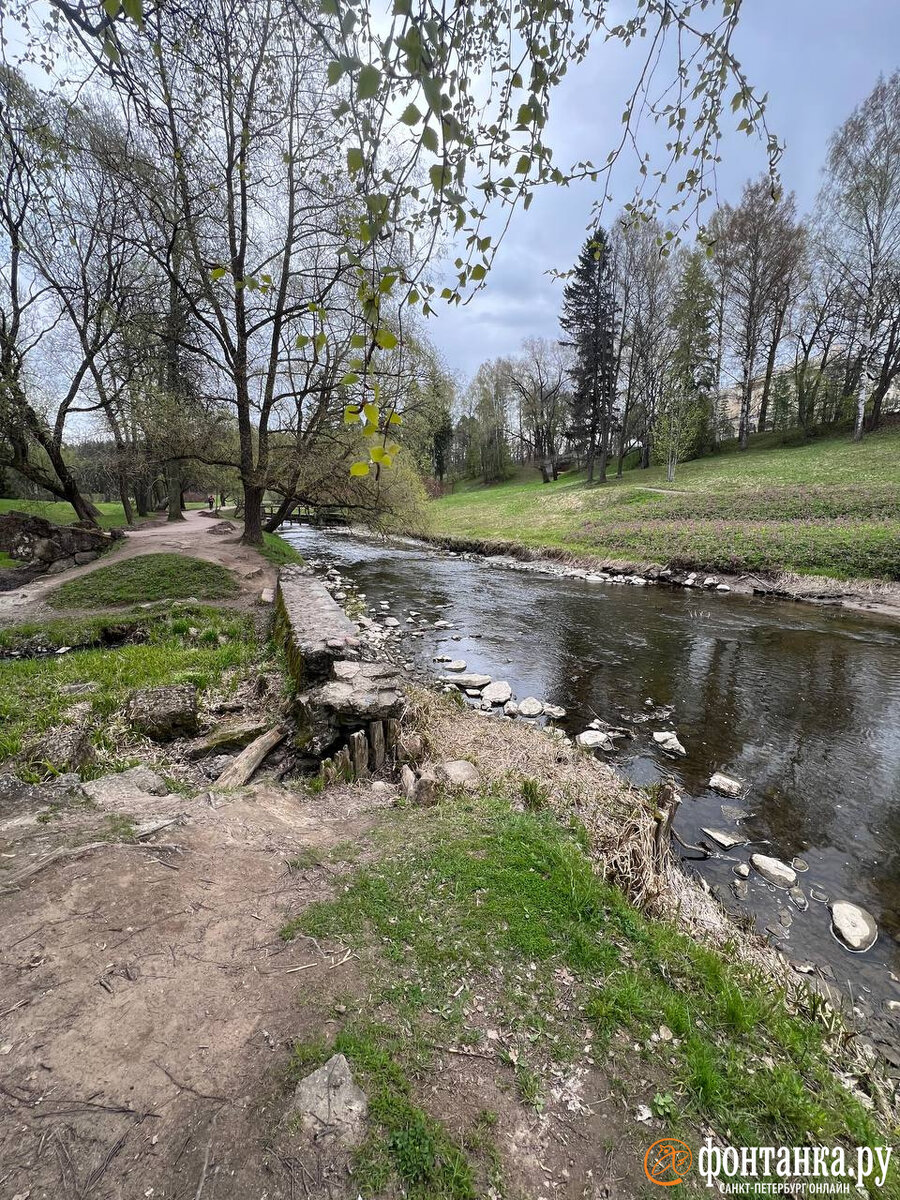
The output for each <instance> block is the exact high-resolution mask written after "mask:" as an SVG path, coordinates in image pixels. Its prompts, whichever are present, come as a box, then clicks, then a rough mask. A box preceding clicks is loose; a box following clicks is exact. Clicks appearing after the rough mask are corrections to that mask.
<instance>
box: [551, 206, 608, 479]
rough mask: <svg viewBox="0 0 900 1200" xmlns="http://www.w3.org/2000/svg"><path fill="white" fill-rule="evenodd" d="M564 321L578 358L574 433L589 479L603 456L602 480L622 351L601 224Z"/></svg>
mask: <svg viewBox="0 0 900 1200" xmlns="http://www.w3.org/2000/svg"><path fill="white" fill-rule="evenodd" d="M560 324H561V325H562V327H563V329H564V331H565V332H566V334H567V335H568V340H567V341H566V342H565V343H564V344H565V345H568V346H570V347H571V349H572V352H573V359H574V366H573V367H572V369H571V372H570V374H571V377H572V385H573V388H572V390H573V396H572V420H571V424H570V427H569V437H570V438H571V439H572V441H574V442H575V443H576V444H577V445H580V446H581V447H583V448H584V452H585V454H586V458H587V476H588V482H589V483H591V482H593V479H594V467H595V462H596V460H597V459H598V457H599V467H598V472H597V473H598V475H599V479H600V482H601V483H602V482H604V481H605V479H606V464H607V460H608V458H609V447H610V441H611V435H612V423H613V412H614V406H615V398H616V376H617V374H618V356H617V354H616V289H615V268H614V264H613V256H612V251H611V247H610V242H609V237H608V236H607V234H606V233H605V231H604V230H603V229H601V228H599V227H598V228H597V229H596V230H595V231H594V232H593V233H592V234H591V235H590V237H589V238H588V239H587V241H586V242H585V244H584V246H583V248H582V250H581V253H580V255H579V256H578V262H577V264H576V266H575V270H574V272H573V274H572V277H571V279H570V280H569V282H568V283H567V284H566V287H565V291H564V293H563V310H562V316H561V317H560Z"/></svg>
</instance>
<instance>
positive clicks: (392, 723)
mask: <svg viewBox="0 0 900 1200" xmlns="http://www.w3.org/2000/svg"><path fill="white" fill-rule="evenodd" d="M399 741H400V722H399V721H398V720H397V718H396V717H388V719H387V720H386V721H385V723H384V749H385V753H386V754H387V755H388V756H389V757H393V758H396V753H395V751H396V746H397V743H398V742H399Z"/></svg>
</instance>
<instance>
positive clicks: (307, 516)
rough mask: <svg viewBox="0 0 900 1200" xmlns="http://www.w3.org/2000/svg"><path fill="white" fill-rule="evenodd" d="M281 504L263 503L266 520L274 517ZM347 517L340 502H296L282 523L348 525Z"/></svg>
mask: <svg viewBox="0 0 900 1200" xmlns="http://www.w3.org/2000/svg"><path fill="white" fill-rule="evenodd" d="M279 508H280V505H278V504H263V506H262V515H263V519H264V520H268V519H269V518H271V517H274V516H275V514H276V513H277V512H278V509H279ZM348 523H349V522H348V521H347V517H346V515H345V513H344V510H343V509H342V508H341V506H340V505H339V504H295V505H294V506H293V507H292V508H291V509H290V511H289V512H288V514H287V516H286V517H285V518H284V520H283V522H282V524H284V525H319V526H322V525H347V524H348Z"/></svg>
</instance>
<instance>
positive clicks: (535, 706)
mask: <svg viewBox="0 0 900 1200" xmlns="http://www.w3.org/2000/svg"><path fill="white" fill-rule="evenodd" d="M543 711H544V706H543V704H542V703H541V702H540V700H536V699H535V697H534V696H526V697H525V699H524V700H520V701H519V714H520V715H521V716H523V717H539V716H540V715H541V713H542V712H543Z"/></svg>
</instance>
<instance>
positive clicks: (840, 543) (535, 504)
mask: <svg viewBox="0 0 900 1200" xmlns="http://www.w3.org/2000/svg"><path fill="white" fill-rule="evenodd" d="M534 476H535V478H534V479H533V480H527V481H522V480H517V481H515V482H511V483H507V484H501V485H497V486H494V487H490V488H469V489H467V490H462V491H459V492H457V493H456V494H454V495H452V496H448V497H445V498H444V499H442V500H438V501H435V502H433V503H432V504H430V505H429V509H428V513H429V517H430V529H431V531H432V532H433V533H437V534H442V535H449V536H455V537H463V538H473V539H492V538H493V539H502V540H508V541H516V542H519V543H522V544H524V545H528V546H532V547H541V546H554V547H559V548H563V549H567V550H570V551H572V552H573V553H576V554H577V553H589V554H595V555H600V556H602V557H605V558H610V559H629V560H638V561H651V562H658V563H669V564H670V565H672V566H680V567H698V568H700V567H704V568H709V569H712V570H719V571H735V572H739V571H762V572H773V571H778V570H782V569H788V570H795V571H799V572H804V573H807V574H825V575H832V576H835V577H838V578H848V577H852V576H868V577H873V578H888V579H898V578H900V430H898V429H892V430H885V431H883V432H881V433H879V434H875V435H872V436H870V437H868V438H866V440H865V441H863V442H862V444H860V445H854V444H853V443H851V442H850V441H848V440H847V438H846V437H839V438H829V439H822V440H817V441H813V442H808V443H806V444H803V445H797V446H785V445H782V444H780V439H778V438H775V437H774V436H773V435H764V436H763V437H761V438H757V439H756V440H755V443H754V445H753V446H752V448H751V449H750V450H749V451H747V452H746V453H745V454H740V453H739V452H737V451H736V450H734V451H730V452H727V453H722V454H718V455H715V456H711V457H709V458H703V459H698V460H696V461H694V462H689V463H684V464H682V465H681V466H680V467H679V468H678V472H677V477H676V480H675V483H674V484H672V485H669V484H667V483H666V480H665V470H664V468H662V467H653V468H651V469H650V470H648V471H638V470H632V471H627V472H626V473H625V476H624V478H623V479H622V480H621V481H611V482H610V483H609V484H608V485H606V486H595V487H591V488H588V487H587V486H586V485H585V483H584V478H583V476H582V477H572V476H564V477H563V478H561V479H560V480H559V481H558V482H557V483H552V484H547V485H544V484H541V483H540V481H539V477H537V473H536V472H535V473H534ZM651 489H653V490H651Z"/></svg>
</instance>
